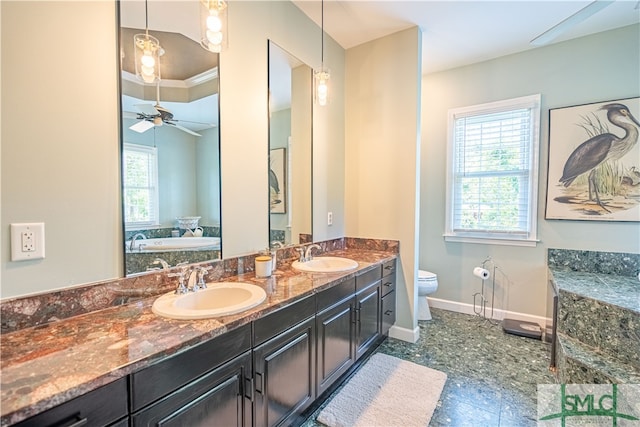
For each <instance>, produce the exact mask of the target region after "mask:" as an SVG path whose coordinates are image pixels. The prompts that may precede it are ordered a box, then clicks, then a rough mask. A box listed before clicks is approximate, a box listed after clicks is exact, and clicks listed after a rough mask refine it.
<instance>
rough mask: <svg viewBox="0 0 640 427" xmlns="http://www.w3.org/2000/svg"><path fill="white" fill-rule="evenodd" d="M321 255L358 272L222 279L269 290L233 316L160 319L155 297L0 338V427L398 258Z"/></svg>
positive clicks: (284, 272)
mask: <svg viewBox="0 0 640 427" xmlns="http://www.w3.org/2000/svg"><path fill="white" fill-rule="evenodd" d="M323 255H330V256H343V257H347V258H351V259H354V260H356V261H358V263H359V266H358V269H357V270H354V271H351V272H348V273H331V274H323V273H316V274H310V273H300V272H298V271H296V270H293V269H291V268H290V267H288V266H287V267H281V268H279V269H278V270H276V271H275V272H274V275H273V276H272V277H270V278H268V279H260V278H256V277H255V275H254V274H253V273H247V274H241V275H238V276H234V277H231V278H226V279H225V281H243V282H249V283H253V284H256V285H258V286H260V287H262V288H263V289H264V290H265V291H266V292H267V299H266V300H265V301H264V302H263V303H262V304H260V305H259V306H257V307H254V308H252V309H249V310H247V311H245V312H243V313H239V314H235V315H230V316H224V317H218V318H212V319H204V320H188V321H185V320H173V319H167V318H163V317H159V316H157V315H155V314H153V313H152V311H151V305H152V304H153V301H154V300H155V299H156V298H157V296H154V297H150V298H148V299H143V300H141V301H137V302H135V303H131V304H128V305H122V306H118V307H111V308H107V309H103V310H99V311H95V312H91V313H88V314H84V315H80V316H76V317H71V318H68V319H65V320H61V321H58V322H53V323H47V324H44V325H40V326H35V327H30V328H26V329H22V330H19V331H16V332H12V333H8V334H3V335H2V342H1V343H0V353H1V359H0V368H1V374H2V378H1V396H2V400H1V417H2V418H1V420H0V425H2V426H6V425H11V424H14V423H16V422H18V421H21V420H23V419H25V418H28V417H30V416H32V415H35V414H37V413H40V412H43V411H45V410H47V409H49V408H52V407H54V406H56V405H59V404H61V403H63V402H66V401H68V400H71V399H73V398H75V397H77V396H80V395H82V394H84V393H87V392H89V391H91V390H94V389H96V388H98V387H100V386H102V385H105V384H108V383H110V382H113V381H115V380H117V379H119V378H122V377H124V376H126V375H128V374H130V373H132V372H135V371H138V370H140V369H142V368H144V367H146V366H149V365H151V364H153V363H155V362H157V361H159V360H161V359H163V358H165V357H167V356H170V355H172V354H174V353H176V352H178V351H180V350H184V349H186V348H189V347H191V346H193V345H196V344H198V343H201V342H204V341H207V340H210V339H212V338H215V337H217V336H219V335H222V334H224V333H226V332H228V331H231V330H233V329H235V328H237V327H240V326H242V325H244V324H247V323H249V322H251V321H253V320H255V319H257V318H260V317H262V316H264V315H266V314H268V313H270V312H272V311H275V310H276V309H278V308H280V307H283V306H285V305H288V304H290V303H292V302H294V301H296V300H298V299H301V298H303V297H305V296H308V295H312V294H313V293H316V292H319V291H321V290H323V289H326V288H329V287H331V286H333V285H335V284H336V283H338V282H339V281H341V279H345V278H349V277H354V276H355V275H356V273H360V272H363V271H366V270H368V269H370V268H371V267H372V266H373V265H374V264H377V263H381V262H385V261H388V260H391V259H394V258H396V256H397V255H396V254H395V253H391V252H381V251H370V250H357V249H346V250H339V251H333V252H328V253H325V254H323Z"/></svg>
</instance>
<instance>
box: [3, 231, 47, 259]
mask: <svg viewBox="0 0 640 427" xmlns="http://www.w3.org/2000/svg"><path fill="white" fill-rule="evenodd" d="M42 258H44V223H43V222H37V223H23V224H11V261H25V260H33V259H42Z"/></svg>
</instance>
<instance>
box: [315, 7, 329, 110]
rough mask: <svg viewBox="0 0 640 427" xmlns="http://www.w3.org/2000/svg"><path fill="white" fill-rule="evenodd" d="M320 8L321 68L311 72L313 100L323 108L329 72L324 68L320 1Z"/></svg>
mask: <svg viewBox="0 0 640 427" xmlns="http://www.w3.org/2000/svg"><path fill="white" fill-rule="evenodd" d="M321 7H322V16H321V24H320V26H321V27H320V30H321V31H322V35H321V46H322V48H321V54H320V55H321V66H320V69H319V70H316V71H314V72H313V75H314V79H315V85H314V87H315V99H316V102H317V103H318V105H320V106H324V105H327V102H328V97H329V78H330V77H331V74H330V73H329V70H327V69H325V68H324V0H322V1H321Z"/></svg>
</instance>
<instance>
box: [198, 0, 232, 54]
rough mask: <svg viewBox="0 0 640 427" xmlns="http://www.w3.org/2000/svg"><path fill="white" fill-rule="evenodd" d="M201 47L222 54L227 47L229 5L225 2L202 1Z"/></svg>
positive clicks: (214, 0)
mask: <svg viewBox="0 0 640 427" xmlns="http://www.w3.org/2000/svg"><path fill="white" fill-rule="evenodd" d="M200 23H201V24H200V25H201V30H200V32H201V39H200V45H201V46H202V47H203V48H205V49H206V50H208V51H210V52H214V53H220V52H221V51H222V49H223V48H225V47H226V46H227V3H226V2H225V1H224V0H200Z"/></svg>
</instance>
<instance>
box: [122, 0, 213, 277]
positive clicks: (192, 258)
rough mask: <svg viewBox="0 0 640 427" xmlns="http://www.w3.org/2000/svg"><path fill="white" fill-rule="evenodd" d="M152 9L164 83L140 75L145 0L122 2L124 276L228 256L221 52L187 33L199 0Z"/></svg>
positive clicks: (153, 33) (151, 22)
mask: <svg viewBox="0 0 640 427" xmlns="http://www.w3.org/2000/svg"><path fill="white" fill-rule="evenodd" d="M147 10H148V25H149V27H148V28H149V34H150V35H151V36H153V37H155V38H156V39H158V41H159V44H160V46H161V50H160V53H161V55H160V57H159V62H160V75H161V81H160V82H159V84H155V83H151V84H148V83H145V82H143V81H142V80H140V79H138V78H137V77H136V74H135V73H136V71H135V70H136V69H135V64H134V62H135V61H134V58H135V55H134V42H133V40H134V36H135V35H136V34H144V33H145V21H146V20H145V2H142V1H132V2H120V22H121V27H120V56H121V96H122V97H121V100H122V104H121V105H122V121H121V124H122V134H121V135H122V174H123V179H122V182H123V189H122V194H123V217H124V222H125V223H124V230H125V236H124V240H125V248H124V251H125V266H126V272H125V274H126V275H130V274H134V273H139V272H143V271H146V270H149V269H152V268H160V267H162V266H163V265H164V266H166V264H163V262H164V261H166V263H168V264H169V265H170V266H174V265H176V264H177V263H180V262H202V261H208V260H212V259H219V258H220V257H221V252H220V247H221V246H220V244H221V242H220V235H221V230H220V150H219V145H220V144H219V142H220V141H219V135H220V134H219V127H218V123H219V111H218V110H219V108H218V106H219V99H218V95H219V90H218V88H219V82H218V54H214V53H211V52H208V51H206V50H205V49H203V48H202V47H201V46H200V44H199V42H198V35H197V34H190V32H191V28H192V27H196V28H198V19H199V13H198V2H197V1H187V2H185V1H181V2H165V1H153V2H151V1H149V2H148V4H147ZM178 16H179V17H180V19H176V17H178ZM181 21H184V22H183V23H182V27H183V28H184V30H183V28H182V27H181V26H180V25H179V24H177V23H179V22H181Z"/></svg>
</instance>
